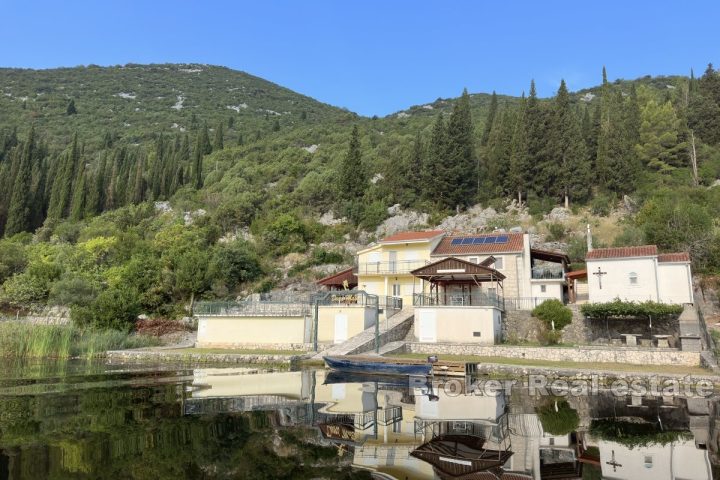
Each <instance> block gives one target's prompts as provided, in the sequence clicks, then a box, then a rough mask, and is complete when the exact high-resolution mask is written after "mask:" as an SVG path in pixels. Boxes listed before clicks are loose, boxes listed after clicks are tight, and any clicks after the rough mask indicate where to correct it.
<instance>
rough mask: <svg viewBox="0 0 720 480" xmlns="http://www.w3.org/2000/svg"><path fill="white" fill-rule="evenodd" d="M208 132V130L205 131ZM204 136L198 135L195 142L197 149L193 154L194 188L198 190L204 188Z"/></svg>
mask: <svg viewBox="0 0 720 480" xmlns="http://www.w3.org/2000/svg"><path fill="white" fill-rule="evenodd" d="M205 131H206V132H207V130H205ZM203 140H204V138H203V135H202V134H200V135H198V138H197V141H196V142H195V149H194V152H193V156H194V158H193V168H192V175H193V187H195V189H196V190H200V189H201V188H202V186H203V176H202V169H203V155H204V153H203Z"/></svg>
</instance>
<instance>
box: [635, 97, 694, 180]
mask: <svg viewBox="0 0 720 480" xmlns="http://www.w3.org/2000/svg"><path fill="white" fill-rule="evenodd" d="M681 131H682V122H681V121H680V119H679V118H678V116H677V115H676V113H675V109H674V108H673V106H672V104H671V103H670V102H665V103H663V104H658V103H657V102H656V101H655V100H650V101H648V102H647V103H646V104H645V107H644V108H643V110H642V126H641V128H640V141H639V143H638V144H637V145H636V146H635V151H636V153H637V155H638V158H639V159H640V160H641V161H642V162H643V164H644V165H646V166H647V167H648V168H650V169H652V170H655V171H657V172H659V173H670V172H672V171H673V170H675V169H676V168H678V167H683V166H685V165H686V164H687V163H686V162H685V161H684V159H683V158H681V154H684V152H685V151H686V148H687V144H686V143H685V142H683V141H682V140H681V139H680V133H681Z"/></svg>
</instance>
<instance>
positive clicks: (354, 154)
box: [338, 125, 367, 201]
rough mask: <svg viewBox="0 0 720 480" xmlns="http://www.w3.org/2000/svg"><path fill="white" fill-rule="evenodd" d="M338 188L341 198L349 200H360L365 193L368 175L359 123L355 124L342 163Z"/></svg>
mask: <svg viewBox="0 0 720 480" xmlns="http://www.w3.org/2000/svg"><path fill="white" fill-rule="evenodd" d="M338 175H339V178H338V189H339V194H340V198H343V199H344V200H347V201H352V200H359V199H360V198H362V197H363V195H364V194H365V186H366V183H367V177H366V175H365V169H364V167H363V164H362V152H361V150H360V133H359V132H358V128H357V125H355V126H353V129H352V133H351V135H350V145H349V146H348V151H347V154H346V155H345V158H344V159H343V161H342V163H340V169H339V172H338Z"/></svg>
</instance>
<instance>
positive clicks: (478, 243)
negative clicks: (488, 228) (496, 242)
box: [473, 237, 485, 245]
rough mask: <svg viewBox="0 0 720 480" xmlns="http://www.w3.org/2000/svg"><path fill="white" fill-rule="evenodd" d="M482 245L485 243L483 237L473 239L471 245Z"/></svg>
mask: <svg viewBox="0 0 720 480" xmlns="http://www.w3.org/2000/svg"><path fill="white" fill-rule="evenodd" d="M483 243H485V238H484V237H475V239H474V240H473V244H475V245H482V244H483Z"/></svg>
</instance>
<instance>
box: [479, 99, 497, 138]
mask: <svg viewBox="0 0 720 480" xmlns="http://www.w3.org/2000/svg"><path fill="white" fill-rule="evenodd" d="M497 109H498V101H497V95H496V94H495V90H493V93H492V97H491V98H490V109H489V110H488V116H487V119H486V120H485V128H483V133H482V137H481V138H480V145H483V146H485V145H487V142H488V139H489V137H490V132H491V131H492V128H493V125H494V124H495V116H496V115H497Z"/></svg>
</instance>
